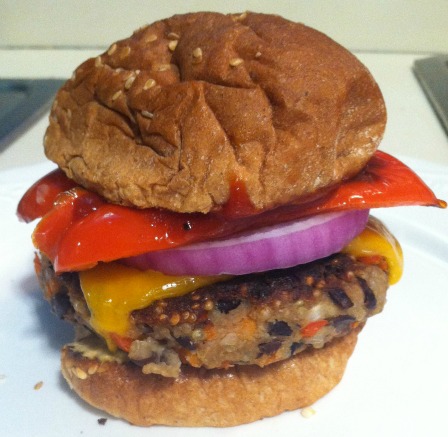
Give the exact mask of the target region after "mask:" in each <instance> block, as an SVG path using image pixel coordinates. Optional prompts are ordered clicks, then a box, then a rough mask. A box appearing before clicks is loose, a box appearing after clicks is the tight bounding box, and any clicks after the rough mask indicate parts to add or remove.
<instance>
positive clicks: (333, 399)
mask: <svg viewBox="0 0 448 437" xmlns="http://www.w3.org/2000/svg"><path fill="white" fill-rule="evenodd" d="M413 166H414V168H421V169H422V170H423V172H422V173H421V175H422V176H423V178H424V179H425V180H426V181H427V182H429V183H430V185H431V186H432V187H433V188H434V189H435V190H436V192H437V194H438V196H439V197H441V198H445V199H448V169H447V168H444V167H435V166H431V165H429V166H428V164H425V163H418V162H417V163H416V162H414V163H413ZM51 168H53V167H52V166H51V165H50V164H45V165H39V166H34V167H27V168H23V169H20V170H18V169H17V170H10V171H6V172H3V173H0V202H1V208H0V226H1V227H0V230H1V232H2V237H1V241H2V244H1V255H0V256H1V260H0V261H1V262H0V308H1V310H0V340H1V341H0V375H1V376H0V412H1V413H0V434H1V435H5V436H9V437H13V436H19V435H20V436H46V437H51V436H62V435H63V436H64V437H71V436H80V435H84V436H88V435H94V436H101V435H105V436H106V435H107V436H109V437H113V436H120V437H123V436H130V437H132V436H147V435H154V433H155V434H156V435H157V436H162V437H163V436H166V437H172V436H180V435H182V436H184V437H189V436H194V437H201V436H205V435H209V433H210V432H211V431H210V429H181V428H167V427H155V428H152V429H150V430H148V429H144V428H138V427H135V426H130V425H128V424H127V423H125V422H122V421H120V420H116V419H114V418H111V417H109V416H107V415H105V414H104V413H102V412H100V411H97V410H95V409H93V408H90V407H88V406H86V405H85V404H84V403H83V402H81V401H80V400H78V398H77V397H76V395H74V394H73V393H71V392H70V390H69V389H68V388H67V385H66V383H65V382H64V380H63V379H62V377H61V376H60V373H59V349H60V347H61V346H62V345H63V344H64V343H65V342H67V341H70V340H71V338H72V330H71V328H70V326H68V325H67V324H66V323H64V322H61V321H59V320H58V319H56V317H55V316H54V315H53V314H51V313H50V308H49V305H48V304H47V303H46V302H45V301H44V300H43V298H42V297H41V293H40V291H39V287H38V284H37V281H36V279H35V277H34V273H33V262H32V261H33V248H32V245H31V241H30V234H31V232H32V229H33V225H26V224H24V223H20V222H18V221H17V220H16V217H15V209H16V205H17V202H18V200H19V198H20V196H21V195H22V193H23V192H24V191H25V189H26V188H27V187H28V186H29V185H30V184H31V183H32V182H34V181H35V180H36V179H37V177H38V176H41V175H43V174H45V173H46V172H47V171H48V170H49V169H51ZM375 215H377V216H380V217H381V218H382V219H383V220H384V221H385V222H386V223H387V224H388V225H389V227H390V228H391V230H392V231H393V232H394V233H395V234H396V235H397V237H398V238H399V240H400V241H401V243H402V245H403V249H404V251H405V262H406V264H405V273H404V277H403V279H402V280H401V281H400V283H399V284H397V285H396V286H394V287H392V288H391V290H390V292H389V298H388V303H387V305H386V308H385V310H384V312H383V313H382V314H380V315H377V316H375V317H374V318H372V319H371V320H370V321H369V323H368V324H367V326H366V327H365V329H364V330H363V332H362V334H361V336H360V338H359V342H358V346H357V348H356V350H355V353H354V355H353V357H352V358H351V360H350V361H349V364H348V367H347V370H346V374H345V377H344V379H343V380H342V382H341V383H340V385H339V386H338V387H337V388H336V389H335V390H333V391H332V392H331V393H330V394H328V395H327V396H326V397H324V398H323V399H322V400H320V401H319V402H317V403H316V404H315V405H314V410H315V411H316V414H315V415H314V416H313V417H311V418H309V419H305V418H304V417H302V416H301V414H300V412H299V411H294V412H289V413H285V414H283V415H281V416H279V417H276V418H272V419H265V420H262V421H259V422H256V423H253V424H249V425H244V426H241V427H235V428H229V429H218V430H213V431H212V432H213V435H217V436H241V435H244V436H257V437H263V436H271V435H273V433H277V434H280V435H288V436H293V435H297V436H299V435H300V436H302V437H305V436H319V437H326V436H329V437H338V436H344V437H350V436H360V435H362V436H363V437H370V436H372V437H373V436H375V437H377V436H382V437H384V436H408V437H409V436H419V437H421V436H432V437H434V436H446V435H448V434H447V433H448V412H447V407H448V368H447V363H448V349H447V338H448V314H447V313H448V285H447V280H448V211H446V210H445V211H443V210H439V209H436V208H421V207H409V208H394V209H391V210H382V211H377V212H376V213H375ZM40 381H42V383H43V384H42V387H41V388H40V389H39V390H36V389H35V388H34V386H35V384H37V383H38V382H40ZM291 389H292V390H293V389H294V387H291ZM102 417H107V419H108V420H107V422H106V423H105V424H104V425H100V424H99V423H98V419H99V418H102Z"/></svg>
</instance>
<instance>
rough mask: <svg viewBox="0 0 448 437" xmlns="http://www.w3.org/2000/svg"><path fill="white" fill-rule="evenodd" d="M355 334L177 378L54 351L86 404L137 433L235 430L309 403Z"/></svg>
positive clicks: (337, 370) (328, 381)
mask: <svg viewBox="0 0 448 437" xmlns="http://www.w3.org/2000/svg"><path fill="white" fill-rule="evenodd" d="M357 334H358V332H356V331H353V332H352V333H350V334H349V335H347V336H346V337H343V338H341V339H338V340H336V341H334V342H332V343H331V344H330V345H328V346H326V347H324V348H323V349H319V350H317V349H316V350H313V351H309V352H302V353H299V354H298V355H296V356H294V357H292V358H290V359H288V360H286V361H283V362H280V363H276V364H271V365H269V366H267V367H264V368H260V367H257V366H241V367H235V368H232V369H229V370H213V371H211V370H204V369H194V368H190V367H188V368H185V369H184V370H183V373H182V375H181V377H179V378H177V379H172V378H164V377H162V376H159V375H154V374H152V375H144V374H143V373H142V372H141V369H140V368H139V367H137V366H135V365H133V364H129V363H128V364H120V363H118V362H114V361H105V360H102V361H98V360H97V359H95V358H92V357H91V356H90V358H87V357H86V356H83V355H82V354H81V353H79V352H75V351H74V349H73V347H70V346H65V347H64V349H63V351H62V373H63V375H64V377H65V379H66V380H67V381H68V383H69V384H70V386H71V387H72V388H73V390H74V391H75V392H76V393H78V395H79V396H80V397H81V398H83V399H84V400H85V401H87V402H88V403H89V404H91V405H93V406H94V407H97V408H99V409H101V410H104V411H106V412H108V413H109V414H111V415H113V416H116V417H120V418H123V419H125V420H127V421H129V422H130V423H132V424H135V425H140V426H150V425H156V424H160V425H171V426H214V427H224V426H235V425H240V424H243V423H249V422H253V421H255V420H258V419H262V418H264V417H271V416H275V415H278V414H280V413H282V412H284V411H289V410H295V409H298V408H303V407H305V406H308V405H311V404H313V403H314V402H315V401H316V400H318V399H319V398H321V397H322V396H324V395H325V394H326V393H328V392H329V391H330V390H331V389H332V388H333V387H334V386H336V385H337V384H338V383H339V381H340V380H341V378H342V375H343V373H344V370H345V367H346V364H347V360H348V359H349V357H350V355H351V354H352V352H353V349H354V347H355V344H356V340H357Z"/></svg>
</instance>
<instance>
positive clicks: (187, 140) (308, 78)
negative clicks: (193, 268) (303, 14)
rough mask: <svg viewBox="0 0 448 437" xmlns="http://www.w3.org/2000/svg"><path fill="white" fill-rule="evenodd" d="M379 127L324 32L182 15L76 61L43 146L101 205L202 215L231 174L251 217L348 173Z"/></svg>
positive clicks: (260, 20) (353, 73)
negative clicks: (244, 191)
mask: <svg viewBox="0 0 448 437" xmlns="http://www.w3.org/2000/svg"><path fill="white" fill-rule="evenodd" d="M385 120H386V112H385V107H384V102H383V98H382V95H381V92H380V90H379V88H378V86H377V84H376V83H375V81H374V80H373V78H372V76H371V75H370V73H369V72H368V71H367V69H366V68H365V67H364V66H363V65H362V64H361V63H360V62H359V61H358V60H357V59H356V58H355V57H354V56H353V55H352V54H350V53H349V52H348V51H347V50H345V49H344V48H342V47H341V46H340V45H338V44H337V43H335V42H334V41H332V40H331V39H330V38H328V37H326V36H325V35H323V34H322V33H320V32H318V31H316V30H313V29H311V28H309V27H306V26H304V25H302V24H297V23H293V22H290V21H288V20H285V19H283V18H281V17H278V16H273V15H262V14H255V13H244V14H241V15H238V16H237V15H222V14H218V13H194V14H188V15H178V16H174V17H172V18H169V19H166V20H163V21H159V22H156V23H154V24H152V25H150V26H146V27H144V28H142V29H140V30H138V31H137V32H135V33H134V34H133V35H132V36H131V37H130V38H128V39H125V40H123V41H119V42H117V43H115V44H112V45H111V46H110V48H109V49H108V50H107V51H106V52H105V53H103V54H102V55H101V56H98V57H97V58H95V59H90V60H88V61H86V62H85V63H83V64H82V65H81V66H80V67H79V68H78V69H77V70H76V71H75V73H74V75H73V77H72V79H71V80H69V81H68V82H67V83H66V84H65V85H64V86H63V88H62V89H61V90H60V91H59V93H58V95H57V97H56V100H55V102H54V106H53V109H52V111H51V115H50V125H49V128H48V131H47V133H46V137H45V150H46V154H47V156H48V157H49V158H50V159H51V160H53V161H55V162H56V163H57V164H58V165H59V166H60V167H61V168H62V169H63V170H64V171H65V172H66V173H67V175H68V176H69V177H70V178H73V179H75V180H76V181H77V182H79V183H80V184H82V185H83V186H85V187H86V188H89V189H91V190H94V191H97V192H98V193H100V194H101V195H103V196H105V197H106V198H108V199H109V200H110V201H112V202H117V203H121V204H125V205H134V206H137V207H140V208H145V207H163V208H168V209H171V210H174V211H179V212H193V211H200V212H208V211H210V210H212V209H214V208H217V207H219V206H220V205H222V204H224V203H225V202H226V201H227V200H228V198H229V195H230V189H231V185H232V183H233V181H235V179H238V180H240V181H242V182H243V183H245V186H246V188H247V192H248V195H249V198H250V200H251V202H252V203H253V205H254V206H255V207H257V208H260V209H261V208H271V207H274V206H277V205H281V204H285V203H288V202H291V201H294V200H297V199H299V198H301V197H303V196H306V195H309V194H311V193H313V192H315V191H316V190H318V189H319V188H323V187H326V186H329V185H332V184H335V183H337V182H339V181H341V180H342V179H344V178H348V177H350V176H352V175H354V174H356V173H357V172H358V171H359V170H360V169H361V168H362V167H363V166H364V165H365V163H366V162H367V161H368V159H369V158H370V157H371V155H372V154H373V153H374V151H375V149H376V147H377V146H378V144H379V142H380V140H381V138H382V135H383V131H384V127H385Z"/></svg>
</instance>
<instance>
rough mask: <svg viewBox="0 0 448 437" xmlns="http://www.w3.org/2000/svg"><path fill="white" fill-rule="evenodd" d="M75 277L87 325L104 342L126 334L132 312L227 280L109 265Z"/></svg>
mask: <svg viewBox="0 0 448 437" xmlns="http://www.w3.org/2000/svg"><path fill="white" fill-rule="evenodd" d="M79 277H80V283H81V289H82V291H83V293H84V297H85V299H86V302H87V306H88V307H89V310H90V315H91V317H90V324H91V326H92V328H93V329H94V330H95V331H96V332H98V333H99V334H101V335H103V336H104V337H105V338H106V339H107V338H108V337H109V334H110V333H112V332H113V333H115V334H118V335H121V336H126V335H127V334H128V331H129V328H130V321H129V316H130V314H131V312H132V311H134V310H138V309H142V308H145V307H147V306H149V305H150V304H151V303H152V302H154V301H155V300H160V299H166V298H169V297H175V296H182V295H184V294H187V293H190V292H192V291H194V290H196V289H197V288H200V287H204V286H206V285H209V284H213V283H215V282H218V281H222V280H224V279H225V278H226V277H227V276H167V275H164V274H163V273H160V272H156V271H153V270H146V271H141V270H138V269H135V268H132V267H127V266H125V265H123V264H119V263H116V262H111V263H106V264H98V265H97V266H96V267H94V268H93V269H90V270H85V271H82V272H80V274H79Z"/></svg>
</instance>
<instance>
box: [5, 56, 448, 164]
mask: <svg viewBox="0 0 448 437" xmlns="http://www.w3.org/2000/svg"><path fill="white" fill-rule="evenodd" d="M101 52H102V50H100V49H98V50H96V51H95V50H28V49H27V50H6V49H4V50H0V78H27V79H28V78H69V77H70V76H71V74H72V72H73V70H74V69H75V68H76V67H77V66H78V65H79V64H80V63H81V62H82V61H83V60H85V59H87V58H88V57H91V56H96V55H97V54H99V53H101ZM355 54H356V55H357V56H358V58H359V59H360V60H361V61H362V62H363V63H364V64H365V65H366V66H367V67H368V68H369V69H370V71H371V72H372V74H373V76H374V77H375V78H376V80H377V82H378V83H379V85H380V88H381V90H382V92H383V94H384V98H385V100H386V106H387V110H388V124H387V128H386V133H385V136H384V139H383V141H382V143H381V146H380V148H381V149H382V150H384V151H385V152H388V153H392V154H394V155H396V156H400V158H402V159H403V158H404V159H405V160H406V158H409V159H410V160H418V161H427V162H429V163H433V164H442V165H448V137H447V135H446V133H445V131H444V130H443V128H442V126H441V124H440V123H439V120H438V119H437V117H436V115H435V113H434V111H433V109H432V107H431V106H430V104H429V102H428V101H427V99H426V96H425V95H424V93H423V91H422V89H421V88H420V85H419V83H418V81H417V79H416V78H415V76H414V74H413V71H412V66H413V63H414V61H415V60H416V59H419V58H423V57H426V56H429V55H430V54H418V55H417V54H415V55H413V54H400V53H362V52H359V53H355ZM47 118H48V114H45V115H44V116H43V117H42V118H41V119H39V120H38V121H37V122H36V123H35V124H34V125H33V126H32V127H31V128H29V129H28V130H27V131H25V132H23V134H22V135H21V136H19V137H18V138H17V139H16V140H15V141H14V142H13V143H12V144H10V145H9V146H8V148H6V150H4V151H2V152H1V154H0V170H3V169H8V168H14V167H22V166H26V165H30V164H34V163H39V162H43V161H45V159H46V158H45V156H44V153H43V147H42V139H43V136H44V132H45V128H46V126H47Z"/></svg>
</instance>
